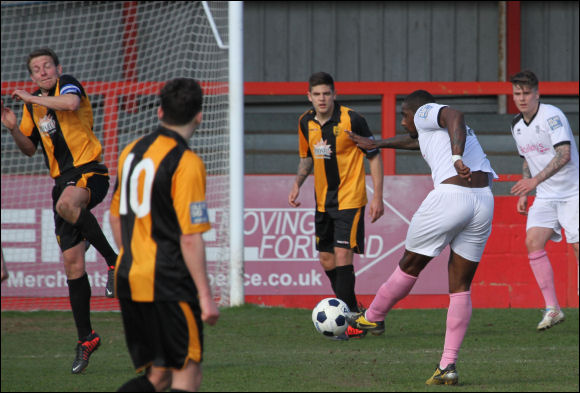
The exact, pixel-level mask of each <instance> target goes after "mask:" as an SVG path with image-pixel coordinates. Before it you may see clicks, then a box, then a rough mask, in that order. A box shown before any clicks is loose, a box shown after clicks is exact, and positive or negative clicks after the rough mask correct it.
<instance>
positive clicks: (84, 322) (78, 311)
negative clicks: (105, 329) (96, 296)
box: [66, 273, 93, 341]
mask: <svg viewBox="0 0 580 393" xmlns="http://www.w3.org/2000/svg"><path fill="white" fill-rule="evenodd" d="M66 283H67V284H68V293H69V298H70V306H71V308H72V313H73V318H74V320H75V325H76V327H77V333H78V335H79V341H80V340H81V339H83V338H85V337H86V336H88V335H89V334H91V332H92V331H93V328H92V326H91V284H90V283H89V277H88V276H87V274H86V273H85V274H84V275H83V276H82V277H81V278H77V279H75V280H67V282H66Z"/></svg>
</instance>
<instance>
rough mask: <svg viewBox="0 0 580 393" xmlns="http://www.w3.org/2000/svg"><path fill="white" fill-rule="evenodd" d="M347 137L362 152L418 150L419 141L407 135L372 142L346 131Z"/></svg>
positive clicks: (369, 139)
mask: <svg viewBox="0 0 580 393" xmlns="http://www.w3.org/2000/svg"><path fill="white" fill-rule="evenodd" d="M346 132H347V133H348V136H349V137H350V139H352V141H353V142H354V143H356V145H357V146H358V147H360V148H361V149H364V150H373V149H376V148H381V149H401V150H419V139H417V138H411V136H409V135H395V136H393V137H391V138H387V139H379V140H374V139H371V138H365V137H363V136H360V135H357V134H355V133H353V132H351V131H346Z"/></svg>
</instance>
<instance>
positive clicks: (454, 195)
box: [405, 184, 494, 262]
mask: <svg viewBox="0 0 580 393" xmlns="http://www.w3.org/2000/svg"><path fill="white" fill-rule="evenodd" d="M493 206H494V202H493V194H492V192H491V189H490V188H489V187H483V188H466V187H461V186H456V185H453V184H439V185H437V186H436V187H435V189H434V190H433V191H431V192H430V193H429V195H427V197H426V198H425V200H424V201H423V203H421V206H420V207H419V209H418V210H417V212H415V214H414V215H413V219H412V220H411V224H410V225H409V231H408V232H407V240H406V243H405V247H406V249H407V250H409V251H412V252H415V253H418V254H422V255H426V256H431V257H436V256H437V255H439V254H440V253H441V251H443V249H444V248H445V247H446V246H447V245H448V244H449V245H450V246H451V249H452V250H453V252H455V253H456V254H458V255H460V256H462V257H463V258H465V259H467V260H469V261H472V262H479V261H480V260H481V256H482V255H483V250H484V249H485V244H486V243H487V239H488V238H489V235H490V234H491V222H492V220H493Z"/></svg>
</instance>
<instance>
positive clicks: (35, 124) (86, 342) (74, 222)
mask: <svg viewBox="0 0 580 393" xmlns="http://www.w3.org/2000/svg"><path fill="white" fill-rule="evenodd" d="M27 66H28V71H29V73H30V77H31V78H32V80H33V81H34V83H36V85H37V86H38V87H39V89H38V90H37V91H35V92H34V93H32V94H29V93H28V92H26V91H24V90H21V89H17V90H15V91H14V92H13V93H12V97H13V98H14V99H16V100H18V101H22V102H24V104H25V105H24V108H23V114H22V120H21V122H20V126H18V125H17V124H16V115H15V114H14V112H13V111H12V110H10V109H9V108H7V107H5V106H4V102H2V124H4V126H5V127H6V128H8V129H9V130H10V133H11V135H12V137H13V138H14V142H16V145H17V146H18V148H19V149H20V150H21V151H22V153H24V154H25V155H27V156H32V155H34V153H36V150H37V148H38V143H41V144H42V152H43V153H44V159H45V162H46V165H47V167H48V169H49V171H50V176H51V177H52V178H54V182H55V185H54V188H53V190H52V199H53V210H54V224H55V233H56V238H57V241H58V244H59V246H60V249H61V251H62V256H63V261H64V268H65V272H66V276H67V284H68V287H69V297H70V303H71V308H72V313H73V317H74V319H75V324H76V327H77V333H78V344H77V356H76V358H75V360H74V362H73V365H72V372H73V374H78V373H80V372H82V371H83V370H84V369H85V368H86V367H87V366H88V364H89V357H90V355H91V354H92V352H93V351H95V350H96V349H97V348H98V346H99V345H100V342H101V339H100V337H99V335H98V334H96V333H95V332H94V331H93V329H92V326H91V319H90V300H91V286H90V283H89V279H88V276H87V273H86V270H85V250H86V245H85V240H86V241H88V242H89V243H90V244H92V245H93V246H94V247H95V248H96V249H97V250H98V251H99V253H100V254H101V255H102V256H103V257H104V258H105V261H106V262H107V265H108V266H109V269H108V281H107V284H106V288H105V295H106V296H108V297H113V274H114V271H113V269H114V267H115V261H116V259H117V254H116V253H115V251H114V250H113V249H112V248H111V246H110V245H109V242H108V241H107V239H106V237H105V235H104V234H103V231H102V230H101V228H100V226H99V223H98V221H97V219H96V218H95V216H94V215H93V214H92V213H91V211H90V210H91V209H92V208H93V207H95V206H96V205H98V204H99V203H101V201H102V200H103V199H104V198H105V196H106V195H107V191H108V189H109V174H108V169H107V167H106V166H105V165H103V163H102V150H103V149H102V147H101V143H100V142H99V140H98V139H97V137H96V136H95V134H94V133H93V112H92V108H91V103H90V101H89V97H88V96H87V94H86V93H85V90H84V88H83V86H82V85H81V84H80V82H79V81H77V80H76V79H75V78H74V77H72V76H71V75H64V74H63V73H62V66H61V65H60V62H59V60H58V57H57V55H56V54H55V53H54V52H53V51H52V50H51V49H49V48H43V49H39V50H35V51H33V52H31V53H30V54H29V55H28V62H27Z"/></svg>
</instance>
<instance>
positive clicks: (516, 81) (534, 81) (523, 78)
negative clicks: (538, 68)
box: [510, 70, 538, 90]
mask: <svg viewBox="0 0 580 393" xmlns="http://www.w3.org/2000/svg"><path fill="white" fill-rule="evenodd" d="M510 82H511V83H512V84H513V85H516V86H529V87H531V88H532V89H536V90H537V89H538V77H537V76H536V74H534V73H533V72H532V71H530V70H524V71H521V72H518V73H517V74H515V75H513V76H512V77H511V78H510Z"/></svg>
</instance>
